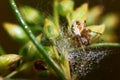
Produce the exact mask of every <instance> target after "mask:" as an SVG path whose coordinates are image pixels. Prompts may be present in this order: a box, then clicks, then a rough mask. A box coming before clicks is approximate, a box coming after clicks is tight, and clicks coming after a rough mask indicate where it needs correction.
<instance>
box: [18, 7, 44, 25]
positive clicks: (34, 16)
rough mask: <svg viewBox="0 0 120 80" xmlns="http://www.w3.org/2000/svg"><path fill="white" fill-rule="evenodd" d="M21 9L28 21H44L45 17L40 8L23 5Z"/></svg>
mask: <svg viewBox="0 0 120 80" xmlns="http://www.w3.org/2000/svg"><path fill="white" fill-rule="evenodd" d="M19 9H20V12H21V14H22V16H23V18H24V19H25V20H26V21H27V22H28V23H33V24H38V23H40V22H42V20H43V17H42V15H41V14H40V12H39V11H38V10H36V9H34V8H32V7H29V6H23V7H20V8H19Z"/></svg>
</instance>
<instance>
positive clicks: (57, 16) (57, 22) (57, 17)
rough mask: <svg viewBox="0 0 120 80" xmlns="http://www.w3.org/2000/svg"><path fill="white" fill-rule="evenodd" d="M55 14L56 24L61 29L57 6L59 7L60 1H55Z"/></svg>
mask: <svg viewBox="0 0 120 80" xmlns="http://www.w3.org/2000/svg"><path fill="white" fill-rule="evenodd" d="M53 5H54V6H53V8H54V9H53V12H54V14H53V15H54V21H55V24H56V27H57V29H59V15H58V9H57V5H58V0H54V4H53Z"/></svg>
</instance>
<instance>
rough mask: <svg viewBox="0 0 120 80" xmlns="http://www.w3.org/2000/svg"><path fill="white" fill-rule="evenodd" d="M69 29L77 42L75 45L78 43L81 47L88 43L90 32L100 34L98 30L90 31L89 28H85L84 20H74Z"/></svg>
mask: <svg viewBox="0 0 120 80" xmlns="http://www.w3.org/2000/svg"><path fill="white" fill-rule="evenodd" d="M71 31H72V34H73V37H74V39H75V41H76V43H77V45H80V46H81V47H83V50H84V47H86V46H88V45H89V44H90V40H91V35H90V33H91V32H94V33H96V34H101V33H99V32H95V31H92V30H90V29H87V28H86V21H83V22H80V21H75V22H73V24H72V26H71Z"/></svg>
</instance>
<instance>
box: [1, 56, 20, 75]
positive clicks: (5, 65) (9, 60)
mask: <svg viewBox="0 0 120 80" xmlns="http://www.w3.org/2000/svg"><path fill="white" fill-rule="evenodd" d="M20 59H21V56H20V55H16V54H6V55H2V56H0V74H1V73H3V72H5V71H7V70H8V69H9V68H11V66H12V64H15V63H17V62H18V61H19V60H20Z"/></svg>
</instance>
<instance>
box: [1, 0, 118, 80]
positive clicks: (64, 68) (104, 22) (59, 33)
mask: <svg viewBox="0 0 120 80" xmlns="http://www.w3.org/2000/svg"><path fill="white" fill-rule="evenodd" d="M10 3H11V4H10V5H11V6H12V8H13V11H14V12H15V14H16V17H17V18H18V20H19V22H20V25H21V26H19V25H17V24H12V23H6V22H5V23H4V28H5V30H6V31H7V32H8V34H9V35H10V36H11V37H12V38H13V39H14V40H17V41H19V42H21V43H24V44H23V45H22V46H23V47H22V48H21V49H20V50H19V51H18V53H19V54H17V55H16V54H6V55H3V52H2V51H1V50H0V55H1V56H0V71H1V72H0V74H2V73H5V72H6V71H7V70H9V68H10V66H9V65H10V64H13V63H16V62H18V61H19V60H22V63H21V64H20V66H19V67H16V68H15V70H14V71H11V73H10V74H8V73H6V74H7V75H8V76H7V77H5V78H10V77H14V75H17V73H21V72H22V71H23V72H28V74H29V72H30V71H33V72H34V73H35V75H33V77H32V78H31V79H34V78H35V79H41V77H42V78H44V77H46V76H48V75H50V74H51V75H54V77H55V78H54V79H56V75H57V77H59V78H61V79H62V80H73V78H74V77H73V75H71V72H70V67H69V59H68V55H69V52H70V51H69V50H68V49H71V47H72V48H73V49H74V50H77V49H78V48H79V47H77V48H76V47H73V46H75V44H74V43H73V41H74V40H72V35H71V33H72V32H71V25H72V24H73V22H74V21H80V22H83V21H86V22H87V23H86V26H85V27H86V28H87V29H90V30H91V31H93V32H90V35H91V40H90V42H91V44H90V46H88V48H89V47H98V46H101V44H102V47H105V46H116V45H117V46H118V45H120V44H119V43H118V44H113V43H110V44H106V43H99V44H98V43H97V42H99V38H100V37H101V35H102V39H103V40H104V42H107V39H106V37H105V36H106V35H107V34H108V32H109V31H112V29H113V28H115V27H113V26H114V25H116V24H117V21H118V18H117V15H115V14H108V15H106V16H105V17H102V18H100V15H101V14H102V11H103V10H102V7H101V6H95V7H93V8H91V9H90V11H89V10H88V3H83V4H82V5H81V6H79V7H78V8H76V9H75V10H74V4H75V3H74V0H60V1H59V0H54V4H53V8H54V9H53V16H51V19H50V18H48V17H49V16H47V17H45V16H43V15H42V13H41V12H40V11H38V10H37V9H34V8H32V7H30V6H21V7H20V8H19V10H20V12H21V14H20V13H19V10H18V9H17V7H16V5H15V3H14V0H10ZM21 15H22V16H21ZM60 15H61V16H62V17H64V18H66V22H67V23H68V25H67V26H65V29H66V30H65V31H64V30H63V26H60V25H59V20H60V19H59V17H60ZM22 17H23V18H22ZM99 18H100V19H99ZM26 22H27V24H28V25H27V24H26ZM99 23H100V25H99ZM109 23H110V24H109ZM28 26H29V27H28ZM30 29H31V30H30ZM106 29H107V30H106ZM31 31H32V32H31ZM36 32H37V33H36ZM94 32H97V33H98V34H97V33H94ZM99 33H100V34H99ZM113 33H114V32H113ZM33 34H35V35H36V36H37V37H35V36H34V35H33ZM111 37H112V38H113V36H111ZM29 39H30V41H29ZM58 39H59V40H58ZM93 43H96V44H93ZM68 45H69V46H68ZM66 46H67V47H66ZM80 48H81V47H80ZM71 50H72V49H71ZM21 57H22V58H21ZM38 59H39V60H41V61H43V63H38V66H37V68H38V69H39V67H40V70H37V71H36V69H35V70H34V69H33V68H35V61H36V60H38ZM44 62H45V63H44ZM44 65H47V67H48V68H47V70H42V69H43V68H44ZM31 73H32V72H31ZM26 76H28V75H26ZM36 77H37V78H36Z"/></svg>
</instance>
